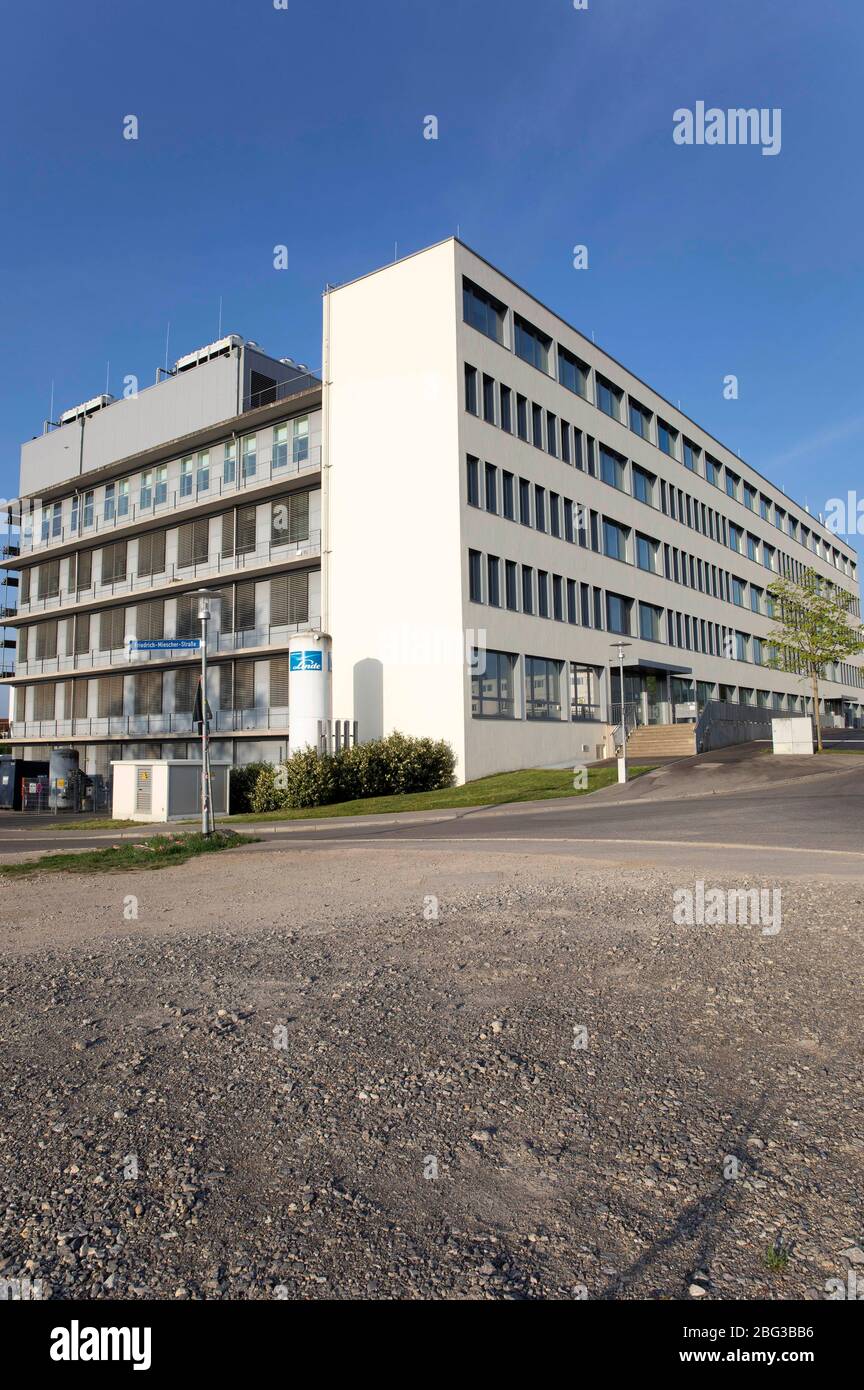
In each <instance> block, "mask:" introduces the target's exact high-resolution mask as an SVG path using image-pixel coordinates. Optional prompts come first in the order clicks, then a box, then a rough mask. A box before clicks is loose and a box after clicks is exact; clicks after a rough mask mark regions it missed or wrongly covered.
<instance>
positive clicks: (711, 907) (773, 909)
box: [672, 879, 783, 936]
mask: <svg viewBox="0 0 864 1390" xmlns="http://www.w3.org/2000/svg"><path fill="white" fill-rule="evenodd" d="M672 897H673V900H674V903H675V906H674V908H673V910H672V921H673V922H674V923H675V925H676V927H684V926H686V927H693V926H696V927H735V926H738V927H740V926H744V927H747V926H750V927H756V926H761V927H762V935H763V936H776V935H777V933H778V932H779V930H780V927H781V926H782V923H783V915H782V911H781V905H782V897H783V890H782V888H762V889H759V888H749V889H748V888H729V889H726V888H708V889H707V890H706V888H705V884H704V882H703V881H702V880H701V879H699V880H698V881H697V883H696V884H695V885H694V888H693V889H690V888H676V889H675V892H674V893H673V895H672Z"/></svg>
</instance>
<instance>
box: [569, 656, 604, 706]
mask: <svg viewBox="0 0 864 1390" xmlns="http://www.w3.org/2000/svg"><path fill="white" fill-rule="evenodd" d="M570 717H571V719H594V720H596V719H599V718H600V684H599V681H598V679H597V671H596V670H595V668H594V667H593V666H580V665H579V664H578V662H575V661H571V662H570Z"/></svg>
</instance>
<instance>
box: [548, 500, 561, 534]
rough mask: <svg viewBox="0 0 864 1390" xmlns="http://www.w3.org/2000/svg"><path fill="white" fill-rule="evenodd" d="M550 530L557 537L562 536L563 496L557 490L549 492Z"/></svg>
mask: <svg viewBox="0 0 864 1390" xmlns="http://www.w3.org/2000/svg"><path fill="white" fill-rule="evenodd" d="M549 530H550V531H551V533H552V535H553V536H555V537H556V539H558V540H560V538H561V498H560V497H559V496H558V493H557V492H550V493H549Z"/></svg>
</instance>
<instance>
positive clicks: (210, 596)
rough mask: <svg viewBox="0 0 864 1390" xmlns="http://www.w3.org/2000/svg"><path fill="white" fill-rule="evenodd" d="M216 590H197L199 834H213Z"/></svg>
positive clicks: (218, 597)
mask: <svg viewBox="0 0 864 1390" xmlns="http://www.w3.org/2000/svg"><path fill="white" fill-rule="evenodd" d="M221 597H222V595H221V593H219V591H218V590H217V589H199V590H198V617H199V618H200V620H201V833H202V835H206V836H209V835H212V834H213V788H212V785H211V781H210V720H209V718H208V714H209V706H208V704H207V624H208V623H209V621H210V617H211V609H210V604H211V602H212V601H213V600H214V599H221Z"/></svg>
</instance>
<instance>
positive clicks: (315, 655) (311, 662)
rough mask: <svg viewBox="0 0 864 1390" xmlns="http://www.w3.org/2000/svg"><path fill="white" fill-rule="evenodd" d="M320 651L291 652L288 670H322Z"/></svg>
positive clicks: (321, 654)
mask: <svg viewBox="0 0 864 1390" xmlns="http://www.w3.org/2000/svg"><path fill="white" fill-rule="evenodd" d="M322 656H323V653H322V652H291V653H290V656H289V662H288V670H289V671H323V670H324V664H323V661H322Z"/></svg>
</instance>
